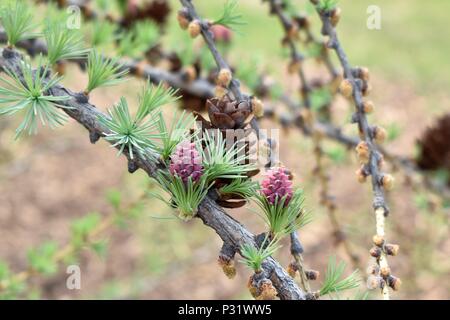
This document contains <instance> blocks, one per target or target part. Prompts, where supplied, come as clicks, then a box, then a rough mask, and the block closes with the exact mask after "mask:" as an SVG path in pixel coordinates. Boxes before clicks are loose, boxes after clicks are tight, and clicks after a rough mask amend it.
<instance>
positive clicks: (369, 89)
mask: <svg viewBox="0 0 450 320" xmlns="http://www.w3.org/2000/svg"><path fill="white" fill-rule="evenodd" d="M371 92H372V86H371V85H370V84H368V83H367V82H364V85H363V89H362V94H363V97H367V96H368V95H369V94H370V93H371Z"/></svg>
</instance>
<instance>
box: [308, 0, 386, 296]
mask: <svg viewBox="0 0 450 320" xmlns="http://www.w3.org/2000/svg"><path fill="white" fill-rule="evenodd" d="M311 2H312V3H313V4H315V5H318V1H317V0H311ZM317 12H318V14H319V16H320V19H321V21H322V34H323V35H325V36H329V42H328V47H329V48H331V49H333V50H334V51H335V52H336V54H337V56H338V58H339V61H340V63H341V66H342V68H343V70H344V77H345V79H347V81H349V83H350V84H351V86H352V96H353V100H354V103H355V106H356V113H355V116H354V121H355V122H356V123H357V124H358V127H359V130H360V132H361V133H362V135H363V138H364V142H365V144H366V146H367V148H368V151H369V159H368V163H367V165H366V169H367V172H368V173H369V174H370V175H371V178H372V192H373V208H374V212H375V218H376V233H377V235H378V236H380V237H382V239H384V236H385V231H384V227H385V225H384V220H385V217H386V216H387V215H388V214H389V208H388V206H387V203H386V200H385V196H384V190H383V186H382V182H381V181H382V179H383V175H382V174H381V173H380V171H379V164H380V161H381V160H382V155H381V154H380V152H379V151H378V149H377V147H376V144H375V141H374V132H373V129H372V128H371V127H370V126H369V122H368V120H367V117H366V113H365V111H364V100H363V88H362V86H363V84H362V81H361V80H360V79H356V78H355V76H354V75H353V72H352V71H353V68H352V67H351V65H350V63H349V60H348V57H347V55H346V53H345V51H344V49H343V47H342V45H341V43H340V41H339V38H338V36H337V33H336V29H335V27H334V26H333V24H332V22H331V12H330V11H325V10H320V9H319V8H318V7H317ZM383 241H385V240H383ZM383 251H384V250H383ZM377 263H378V265H379V267H380V269H381V268H383V267H384V268H388V267H389V266H388V263H387V259H386V254H385V252H381V255H380V257H379V258H378V259H377ZM381 287H382V294H383V298H384V299H389V290H388V286H387V285H386V284H385V285H381Z"/></svg>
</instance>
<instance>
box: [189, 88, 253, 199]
mask: <svg viewBox="0 0 450 320" xmlns="http://www.w3.org/2000/svg"><path fill="white" fill-rule="evenodd" d="M206 108H207V110H208V115H209V121H208V120H206V119H205V118H204V117H203V116H202V115H201V114H200V113H198V112H194V115H195V116H196V118H197V120H199V121H201V122H202V130H208V129H219V130H220V132H221V133H222V136H223V137H224V139H226V138H227V135H226V133H227V130H235V129H243V130H244V131H243V137H242V138H247V137H248V136H249V135H250V134H251V133H252V130H251V129H250V128H248V124H249V122H250V120H251V119H252V118H253V113H252V110H251V105H250V103H249V102H247V101H241V102H238V101H235V100H231V99H230V98H229V97H228V96H225V97H223V98H222V99H218V98H212V99H209V100H207V101H206ZM237 139H238V138H237V137H235V141H234V142H237ZM252 146H253V144H251V143H250V142H249V141H248V140H247V141H246V142H245V152H246V153H247V154H248V152H249V151H250V148H251V147H252ZM258 173H259V170H254V171H251V172H248V173H247V176H248V177H252V176H254V175H256V174H258ZM229 183H231V180H230V179H217V181H216V182H215V184H214V186H215V188H216V190H219V189H220V188H221V187H223V186H224V185H227V184H229ZM217 196H218V198H217V200H216V202H217V203H218V204H219V205H220V206H222V207H224V208H239V207H242V206H243V205H245V203H246V201H245V199H243V198H242V197H241V196H240V195H237V194H221V193H219V192H217Z"/></svg>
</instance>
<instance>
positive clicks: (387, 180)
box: [381, 174, 395, 190]
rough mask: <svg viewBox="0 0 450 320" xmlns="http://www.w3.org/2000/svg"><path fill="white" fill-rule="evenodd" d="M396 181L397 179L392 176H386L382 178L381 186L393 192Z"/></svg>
mask: <svg viewBox="0 0 450 320" xmlns="http://www.w3.org/2000/svg"><path fill="white" fill-rule="evenodd" d="M394 181H395V179H394V177H393V176H392V175H390V174H385V175H383V177H382V178H381V185H382V186H383V188H384V189H386V190H392V188H393V187H394Z"/></svg>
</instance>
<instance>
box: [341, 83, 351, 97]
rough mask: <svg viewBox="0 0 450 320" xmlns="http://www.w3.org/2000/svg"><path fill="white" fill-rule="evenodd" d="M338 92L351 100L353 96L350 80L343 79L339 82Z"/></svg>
mask: <svg viewBox="0 0 450 320" xmlns="http://www.w3.org/2000/svg"><path fill="white" fill-rule="evenodd" d="M339 91H340V92H341V93H342V95H343V96H344V97H346V98H351V97H352V94H353V84H352V83H351V81H350V80H348V79H345V80H343V81H342V82H341V85H340V86H339Z"/></svg>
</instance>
